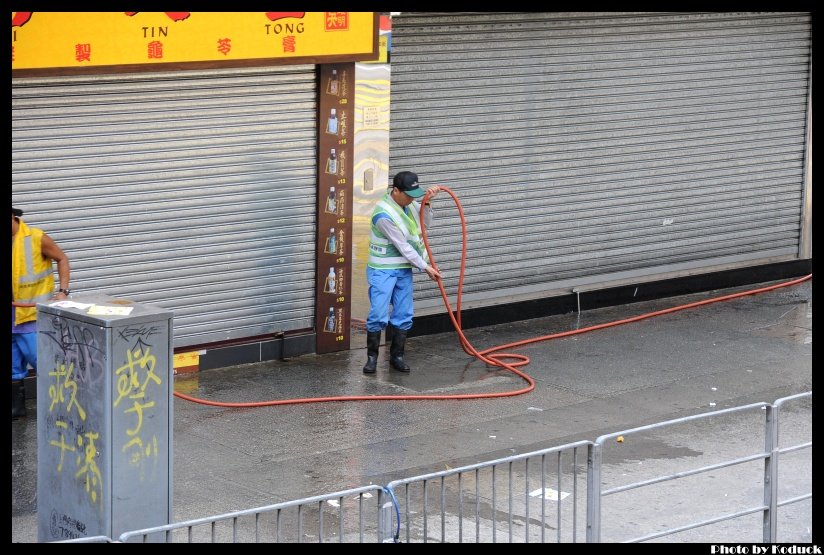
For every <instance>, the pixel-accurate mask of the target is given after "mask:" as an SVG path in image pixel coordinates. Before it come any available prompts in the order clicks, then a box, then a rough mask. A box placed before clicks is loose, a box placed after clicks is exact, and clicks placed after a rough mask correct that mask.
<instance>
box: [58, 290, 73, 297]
mask: <svg viewBox="0 0 824 555" xmlns="http://www.w3.org/2000/svg"><path fill="white" fill-rule="evenodd" d="M57 292H58V293H63V294H64V295H66V296H67V297H68V296H69V293H71V291H69V290H68V289H58V290H57Z"/></svg>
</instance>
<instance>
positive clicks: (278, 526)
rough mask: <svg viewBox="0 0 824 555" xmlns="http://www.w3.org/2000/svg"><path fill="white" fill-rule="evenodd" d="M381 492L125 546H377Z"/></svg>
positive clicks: (352, 492)
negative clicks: (152, 543)
mask: <svg viewBox="0 0 824 555" xmlns="http://www.w3.org/2000/svg"><path fill="white" fill-rule="evenodd" d="M382 489H383V488H381V486H364V487H359V488H353V489H348V490H345V491H338V492H335V493H329V494H325V495H317V496H314V497H307V498H305V499H299V500H296V501H287V502H283V503H276V504H274V505H267V506H264V507H258V508H254V509H247V510H244V511H234V512H230V513H225V514H221V515H217V516H213V517H208V518H200V519H194V520H188V521H185V522H178V523H174V524H167V525H164V526H155V527H153V528H144V529H142V530H134V531H131V532H125V533H123V534H121V535H120V538H119V541H121V542H129V541H133V542H134V541H139V542H146V541H147V539H148V538H149V537H151V536H152V534H157V533H158V532H162V533H164V534H165V540H166V543H178V542H181V543H325V542H339V543H375V542H377V541H378V519H379V518H380V517H379V513H380V502H381V495H380V494H381V492H382Z"/></svg>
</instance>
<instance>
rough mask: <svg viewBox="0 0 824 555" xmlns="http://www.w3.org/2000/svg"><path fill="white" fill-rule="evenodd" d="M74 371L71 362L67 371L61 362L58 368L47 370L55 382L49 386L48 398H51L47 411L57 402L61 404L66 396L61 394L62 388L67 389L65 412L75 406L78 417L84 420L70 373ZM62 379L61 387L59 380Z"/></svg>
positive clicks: (84, 414) (75, 383)
mask: <svg viewBox="0 0 824 555" xmlns="http://www.w3.org/2000/svg"><path fill="white" fill-rule="evenodd" d="M73 372H74V363H73V362H72V363H71V364H69V369H68V371H67V370H66V365H65V364H61V365H60V367H59V368H56V369H55V370H53V371H51V372H49V376H51V377H54V378H55V382H56V383H55V384H53V385H50V386H49V399H51V404H50V405H49V412H51V411H52V410H54V407H55V405H57V404H58V403H60V404H63V403H64V402H65V400H66V398H65V397H64V396H63V391H64V390H67V389H68V390H69V391H70V395H69V402H68V403H66V412H71V410H72V406H74V407H77V415H78V416H79V417H80V420H86V411H85V410H83V407H81V406H80V403H78V402H77V399H76V396H77V382H75V381H74V379H72V373H73ZM61 378H62V379H63V385H62V387H61V385H60V380H61Z"/></svg>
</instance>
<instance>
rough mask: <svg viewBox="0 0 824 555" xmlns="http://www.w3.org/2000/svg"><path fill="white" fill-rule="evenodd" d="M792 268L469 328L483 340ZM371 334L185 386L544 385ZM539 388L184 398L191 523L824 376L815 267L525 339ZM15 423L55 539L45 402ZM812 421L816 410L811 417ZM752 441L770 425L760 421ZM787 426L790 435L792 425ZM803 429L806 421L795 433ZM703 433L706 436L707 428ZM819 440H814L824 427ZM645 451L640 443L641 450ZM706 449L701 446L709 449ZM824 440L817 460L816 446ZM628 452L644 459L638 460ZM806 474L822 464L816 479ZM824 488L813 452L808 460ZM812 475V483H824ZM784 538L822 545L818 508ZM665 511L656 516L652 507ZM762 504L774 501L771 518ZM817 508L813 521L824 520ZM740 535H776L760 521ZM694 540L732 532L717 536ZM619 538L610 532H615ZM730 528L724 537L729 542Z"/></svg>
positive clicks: (181, 429) (182, 383)
mask: <svg viewBox="0 0 824 555" xmlns="http://www.w3.org/2000/svg"><path fill="white" fill-rule="evenodd" d="M776 283H782V282H770V283H762V284H758V285H754V286H747V287H736V288H732V289H725V290H718V291H711V292H707V293H699V294H691V295H685V296H680V297H671V298H667V299H660V300H656V301H647V302H641V303H635V304H631V305H624V306H618V307H610V308H603V309H597V310H591V311H588V310H585V308H586V307H583V308H584V310H583V311H582V312H581V313H580V314H579V313H577V312H575V313H570V314H564V315H560V316H552V317H547V318H539V319H533V320H528V321H522V322H516V323H510V324H501V325H496V326H489V327H484V328H477V329H472V330H468V331H467V332H466V335H467V337H468V339H469V340H470V341H471V342H472V344H473V345H474V346H475V347H476V348H477V349H478V350H483V349H487V348H490V347H493V346H497V345H502V344H506V343H510V342H515V341H520V340H524V339H528V338H532V337H536V336H543V335H547V334H553V333H558V332H563V331H568V330H575V329H582V328H586V327H590V326H593V325H596V324H602V323H607V322H613V321H617V320H622V319H626V318H628V317H631V316H636V315H640V314H645V313H649V312H653V311H657V310H662V309H665V308H670V307H675V306H680V305H684V304H687V303H690V302H695V301H699V300H704V299H709V298H713V297H718V296H722V295H727V294H731V293H736V292H740V291H749V290H754V289H757V288H760V287H766V286H768V285H773V284H776ZM365 343H366V340H365V334H363V333H360V332H357V333H355V334H354V335H353V337H352V346H353V348H352V349H351V350H350V351H346V352H340V353H334V354H329V355H305V356H301V357H297V358H294V359H291V360H288V361H275V362H266V363H258V364H252V365H244V366H236V367H230V368H221V369H216V370H208V371H202V372H199V373H196V374H192V375H181V376H178V377H177V378H176V380H175V388H176V390H177V391H180V392H183V393H186V394H188V395H192V396H194V397H199V398H203V399H208V400H212V401H226V402H260V401H269V400H274V399H291V398H306V397H327V396H341V395H352V396H359V395H415V394H425V395H449V394H466V393H476V392H500V391H511V390H515V389H520V388H522V387H524V385H526V382H525V381H524V380H523V379H522V378H520V377H518V376H516V375H514V374H512V373H510V372H508V371H506V370H502V369H499V368H496V367H488V366H486V365H485V364H483V363H481V362H479V361H477V360H475V359H473V358H471V357H469V356H468V355H466V354H465V353H464V351H463V350H462V349H461V347H460V344H459V342H458V340H457V336H456V334H455V333H454V332H449V333H442V334H436V335H429V336H420V337H412V338H410V339H409V340H408V343H407V354H406V359H407V361H408V363H409V364H410V366H412V372H411V373H410V374H402V373H399V372H396V371H392V370H390V369H389V367H388V353H387V352H386V351H387V349H382V350H381V354H380V357H379V366H378V372H377V374H375V375H364V374H363V373H362V372H361V368H362V366H363V363H364V362H365V359H366V353H365ZM514 352H517V353H520V354H523V355H526V356H528V357H529V358H530V361H531V362H530V364H529V365H527V366H525V367H523V368H522V370H523V371H524V372H526V373H527V374H529V375H530V376H532V377H533V378H534V379H535V380H536V382H537V385H536V387H535V389H534V391H532V392H530V393H527V394H523V395H519V396H514V397H503V398H494V399H478V400H406V401H398V400H394V401H347V402H331V403H330V402H327V403H311V404H296V405H283V406H274V407H263V408H244V409H237V408H222V407H213V406H206V405H201V404H197V403H193V402H189V401H185V400H182V399H180V398H177V397H176V398H175V399H174V403H175V409H174V443H175V451H174V481H173V509H174V520H175V521H176V522H179V521H183V520H189V519H194V518H200V517H208V516H212V515H217V514H220V513H224V512H229V511H233V510H240V509H248V508H252V507H258V506H263V505H267V504H272V503H276V502H279V501H288V500H294V499H300V498H304V497H309V496H312V495H318V494H323V493H328V492H332V491H339V490H344V489H347V488H352V487H357V486H362V485H368V484H386V483H388V482H389V481H391V480H394V479H399V478H406V477H410V476H414V475H417V474H423V473H428V472H435V471H440V470H444V469H445V468H455V467H458V466H461V465H464V464H471V463H478V462H482V461H485V460H491V459H495V458H498V457H502V456H508V455H512V454H517V453H525V452H528V451H531V450H536V449H542V448H547V447H553V446H559V445H563V444H566V443H569V442H572V441H577V440H593V441H594V440H595V439H596V438H597V437H598V436H600V435H602V434H606V433H611V432H615V431H620V430H625V429H629V428H633V427H637V426H641V425H646V424H652V423H655V422H661V421H664V420H669V419H673V418H679V417H683V416H687V415H692V414H698V413H703V412H709V411H712V410H717V409H721V408H725V407H733V406H739V405H744V404H748V403H753V402H758V401H765V402H768V403H770V402H773V401H774V400H776V399H778V398H780V397H784V396H788V395H792V394H796V393H801V392H805V391H811V390H812V280H808V281H806V282H803V283H801V284H797V285H793V286H789V287H784V288H780V289H776V290H774V291H770V292H766V293H761V294H757V295H750V296H746V297H741V298H738V299H734V300H729V301H723V302H719V303H713V304H709V305H704V306H701V307H697V308H690V309H686V310H682V311H678V312H674V313H670V314H666V315H663V316H656V317H654V318H650V319H646V320H642V321H638V322H634V323H629V324H624V325H620V326H616V327H609V328H606V329H601V330H597V331H592V332H587V333H584V334H580V335H571V336H568V337H564V338H560V339H553V340H550V341H545V342H541V343H535V344H531V345H527V346H525V347H521V348H517V349H515V350H514ZM28 408H29V416H28V417H27V418H25V419H21V420H18V421H15V422H12V541H13V542H34V541H36V540H37V524H36V523H37V520H36V511H37V503H36V499H35V494H36V471H37V470H36V469H37V465H36V457H37V452H36V449H37V445H36V418H37V415H36V406H35V403H34V402H31V401H30V402H29V405H28ZM796 416H797V418H794V421H796V420H797V422H798V423H799V425H800V426H801V427H802V428H804V427H805V426H806V427H807V429H806V430H800V431H799V432H798V433H800V434H801V435H804V434H806V433H807V432H810V433H811V420H812V408H811V403H810V406H809V409H808V410H807V411H806V413H805V412H804V411H802V412H801V413H800V414H798V415H796ZM740 433H742V434H746V435H748V436H753V434H754V436H753V437H747V438H746V439H747V440H753V439H757V435H758V434H759V433H761V432H760V431H758V430H751V429H745V428H742V429H741V430H740ZM782 433H784V432H783V431H782ZM787 433H790V432H789V431H788V432H787ZM691 434H694V435H691ZM810 440H811V436H810V438H809V439H808V440H807V441H810ZM729 443H730V442H729V441H723V442H719V443H714V440H712V435H711V434H710V433H709V432H708V431H707V430H699V429H695V430H693V431H692V432H684V434H683V435H681V436H679V437H678V438H677V439H672V440H670V441H667V442H662V443H660V444H656V445H643V444H639V445H637V446H631V445H628V446H627V449H628V451H627V460H635V459H637V460H646V459H648V458H653V459H665V460H670V461H675V460H678V459H680V458H683V457H684V456H685V452H688V453H696V452H707V451H714V450H717V451H724V450H725V449H728V448H729V447H730V445H729ZM633 449H634V450H633ZM689 456H692V455H691V454H690V455H689ZM811 458H812V457H811V454H810V459H811ZM624 462H626V461H624ZM805 474H806V475H805ZM796 475H797V478H798V479H800V480H801V481H802V482H804V481H807V480H808V481H809V483H810V484H811V482H812V478H811V470H809V471H808V464H807V463H803V464H802V465H801V467H800V470H799V471H798V472H796ZM810 487H811V486H810ZM811 505H812V504H811V502H807V503H806V509H803V508H802V509H801V513H802V514H801V515H800V516H799V517H798V518H797V519H796V520H798V521H799V525H798V527H797V528H795V529H792V530H788V529H786V528H785V530H784V532H783V533H784V534H786V536H781V537H782V541H787V542H809V541H812V531H811V529H810V525H809V524H808V523H807V524H805V523H804V520H805V517H804V511H807V512H809V513H810V514H811V510H812V509H811ZM654 512H655V511H651V512H650V514H648V515H647V516H648V517H650V518H652V517H653V516H654ZM756 516H757V515H756ZM810 522H811V519H810ZM741 530H742V532H741V533H742V535H744V534H746V537H741V538H740V541H742V542H743V541H755V542H759V541H760V528H758V527H757V526H756V532H757V533H756V534H755V536H753V535H752V534H751V530H750V529H749V528H747V530H748V531H747V532H744V528H743V525H742V529H741ZM696 537H703V539H700V540H691V539H689V536H687V537H685V538H684V539H683V541H704V542H712V541H715V540H714V538H712V537H707V536H706V534H705V535H704V536H700V535H698V536H696ZM605 540H608V538H605ZM718 541H723V540H718Z"/></svg>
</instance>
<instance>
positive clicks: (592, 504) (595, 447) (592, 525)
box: [587, 442, 601, 543]
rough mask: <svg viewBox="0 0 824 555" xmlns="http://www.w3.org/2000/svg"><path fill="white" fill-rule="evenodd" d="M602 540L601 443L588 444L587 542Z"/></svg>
mask: <svg viewBox="0 0 824 555" xmlns="http://www.w3.org/2000/svg"><path fill="white" fill-rule="evenodd" d="M600 542H601V444H600V443H598V442H596V443H594V444H590V445H589V446H587V543H600Z"/></svg>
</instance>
